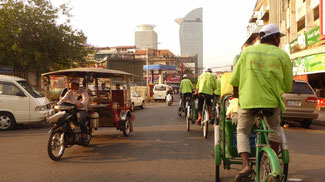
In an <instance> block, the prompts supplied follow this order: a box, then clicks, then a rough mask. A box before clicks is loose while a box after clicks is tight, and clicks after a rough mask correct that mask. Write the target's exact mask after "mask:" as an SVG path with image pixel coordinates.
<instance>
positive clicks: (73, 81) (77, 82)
mask: <svg viewBox="0 0 325 182" xmlns="http://www.w3.org/2000/svg"><path fill="white" fill-rule="evenodd" d="M70 82H71V83H75V84H78V85H79V84H80V79H79V78H72V79H71V80H70Z"/></svg>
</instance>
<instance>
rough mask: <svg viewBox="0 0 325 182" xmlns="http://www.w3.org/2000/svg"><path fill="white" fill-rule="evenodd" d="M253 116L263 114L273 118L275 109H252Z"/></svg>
mask: <svg viewBox="0 0 325 182" xmlns="http://www.w3.org/2000/svg"><path fill="white" fill-rule="evenodd" d="M252 114H253V115H258V114H262V115H264V116H272V115H273V114H274V109H273V108H254V109H252Z"/></svg>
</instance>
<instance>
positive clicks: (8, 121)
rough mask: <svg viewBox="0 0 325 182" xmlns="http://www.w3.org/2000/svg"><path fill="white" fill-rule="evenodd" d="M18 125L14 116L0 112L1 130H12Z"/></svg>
mask: <svg viewBox="0 0 325 182" xmlns="http://www.w3.org/2000/svg"><path fill="white" fill-rule="evenodd" d="M15 125H16V121H15V118H14V116H13V115H12V114H10V113H6V112H0V130H10V129H13V128H14V126H15Z"/></svg>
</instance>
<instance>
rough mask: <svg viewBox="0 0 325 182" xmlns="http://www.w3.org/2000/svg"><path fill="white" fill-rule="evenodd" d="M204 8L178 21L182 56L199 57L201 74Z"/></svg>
mask: <svg viewBox="0 0 325 182" xmlns="http://www.w3.org/2000/svg"><path fill="white" fill-rule="evenodd" d="M202 12H203V8H197V9H194V10H192V11H191V12H189V13H188V14H187V15H186V16H185V17H184V18H178V19H176V20H175V21H176V23H178V24H179V25H180V28H179V40H180V48H181V56H195V55H197V57H198V68H199V70H198V71H199V72H200V73H201V72H202V68H203V22H202Z"/></svg>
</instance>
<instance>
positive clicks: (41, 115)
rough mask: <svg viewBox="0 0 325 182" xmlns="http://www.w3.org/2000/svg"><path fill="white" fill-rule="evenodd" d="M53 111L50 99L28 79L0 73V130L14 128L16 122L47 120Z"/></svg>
mask: <svg viewBox="0 0 325 182" xmlns="http://www.w3.org/2000/svg"><path fill="white" fill-rule="evenodd" d="M52 112H54V111H53V109H51V106H50V102H49V100H48V99H47V98H46V97H44V96H42V95H41V94H40V93H39V92H37V91H36V90H35V89H34V88H33V87H32V86H31V85H30V84H29V83H28V81H27V80H25V79H23V78H19V77H14V76H6V75H0V130H9V129H12V128H14V126H15V125H16V124H21V123H31V122H39V121H42V120H45V118H46V116H47V115H48V114H52Z"/></svg>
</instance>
